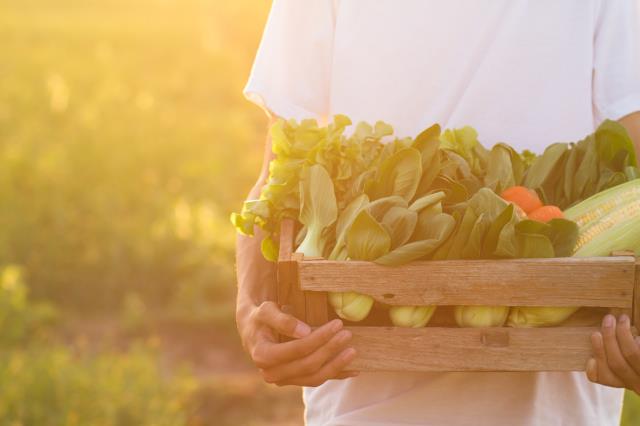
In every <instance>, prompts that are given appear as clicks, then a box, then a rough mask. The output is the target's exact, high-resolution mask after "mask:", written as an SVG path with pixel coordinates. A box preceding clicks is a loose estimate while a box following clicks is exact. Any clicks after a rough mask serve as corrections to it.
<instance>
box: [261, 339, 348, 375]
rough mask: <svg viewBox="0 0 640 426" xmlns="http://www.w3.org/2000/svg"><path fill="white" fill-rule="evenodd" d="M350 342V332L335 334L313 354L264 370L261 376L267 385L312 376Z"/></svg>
mask: <svg viewBox="0 0 640 426" xmlns="http://www.w3.org/2000/svg"><path fill="white" fill-rule="evenodd" d="M350 340H351V332H349V331H348V330H342V331H340V332H339V333H337V334H335V335H334V336H333V337H332V338H331V339H330V340H329V342H328V343H326V344H325V345H322V346H320V347H319V348H318V349H317V350H316V351H315V352H312V353H311V354H309V355H307V356H306V357H304V358H299V359H296V360H294V361H292V362H290V363H287V364H280V365H276V366H274V367H273V368H269V369H265V370H263V372H262V376H263V377H264V379H265V381H266V382H268V383H278V382H282V381H284V380H289V379H291V378H294V377H301V376H310V375H313V374H314V373H316V372H317V371H318V370H320V369H321V368H322V366H323V365H325V364H326V363H327V362H328V361H330V360H331V359H333V358H334V357H335V356H336V355H337V354H338V353H340V352H341V351H342V350H343V349H345V347H346V345H347V343H348V342H349V341H350Z"/></svg>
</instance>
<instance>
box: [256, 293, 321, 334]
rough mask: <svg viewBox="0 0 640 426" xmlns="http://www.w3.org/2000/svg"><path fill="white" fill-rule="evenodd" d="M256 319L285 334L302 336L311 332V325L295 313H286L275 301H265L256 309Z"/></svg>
mask: <svg viewBox="0 0 640 426" xmlns="http://www.w3.org/2000/svg"><path fill="white" fill-rule="evenodd" d="M254 315H255V319H256V320H258V321H260V322H262V323H263V324H265V325H267V326H269V327H271V328H273V329H274V330H275V331H277V332H278V333H280V334H283V335H285V336H289V337H294V338H297V339H299V338H301V337H305V336H308V335H309V333H311V327H309V326H308V325H307V324H305V323H304V322H302V321H300V320H298V319H297V318H295V317H294V316H293V315H289V314H285V313H284V312H282V311H281V310H280V308H279V307H278V305H276V304H275V303H274V302H271V301H267V302H263V303H262V304H260V306H258V308H257V309H256V310H255V311H254Z"/></svg>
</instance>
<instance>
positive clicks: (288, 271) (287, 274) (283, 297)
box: [277, 220, 306, 321]
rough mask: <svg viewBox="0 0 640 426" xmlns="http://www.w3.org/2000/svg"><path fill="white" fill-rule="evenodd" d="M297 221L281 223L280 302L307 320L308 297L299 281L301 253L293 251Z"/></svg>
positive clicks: (279, 258) (279, 257)
mask: <svg viewBox="0 0 640 426" xmlns="http://www.w3.org/2000/svg"><path fill="white" fill-rule="evenodd" d="M294 235H295V223H294V222H293V221H292V220H285V221H283V222H282V224H281V225H280V252H279V253H278V272H277V273H278V277H277V281H278V304H279V305H280V306H285V307H287V308H288V309H287V310H288V311H289V313H291V314H292V315H293V316H295V317H296V318H298V319H300V320H302V321H306V299H305V296H304V293H303V291H302V290H301V289H300V285H299V282H298V275H299V274H298V264H299V261H300V260H301V259H302V257H301V255H297V254H295V253H292V252H293V239H294Z"/></svg>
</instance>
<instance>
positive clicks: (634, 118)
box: [620, 111, 640, 164]
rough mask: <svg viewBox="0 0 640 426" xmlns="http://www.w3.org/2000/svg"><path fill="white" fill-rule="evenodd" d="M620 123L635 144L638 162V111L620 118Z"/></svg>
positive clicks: (639, 117)
mask: <svg viewBox="0 0 640 426" xmlns="http://www.w3.org/2000/svg"><path fill="white" fill-rule="evenodd" d="M620 123H621V124H622V125H623V126H624V127H625V128H626V129H627V131H628V132H629V135H630V136H631V139H633V143H634V144H635V146H636V156H637V157H638V163H639V164H640V111H638V112H634V113H633V114H629V115H627V116H626V117H624V118H622V119H620Z"/></svg>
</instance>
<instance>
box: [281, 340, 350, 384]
mask: <svg viewBox="0 0 640 426" xmlns="http://www.w3.org/2000/svg"><path fill="white" fill-rule="evenodd" d="M355 357H356V350H355V349H353V348H348V349H345V350H343V351H342V352H340V354H339V355H338V356H336V357H335V358H333V359H332V360H331V361H329V362H328V363H327V364H325V365H324V366H323V367H322V368H321V369H320V370H318V371H316V372H315V373H314V374H310V375H307V376H302V377H296V378H293V379H288V380H284V381H281V382H277V383H276V384H277V385H278V386H287V385H295V386H311V387H316V386H320V385H321V384H323V383H324V382H326V381H327V380H334V379H345V378H348V377H355V376H356V375H357V374H358V373H353V372H343V370H344V369H345V367H346V366H347V365H348V364H349V363H350V362H351V361H353V359H354V358H355Z"/></svg>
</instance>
